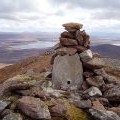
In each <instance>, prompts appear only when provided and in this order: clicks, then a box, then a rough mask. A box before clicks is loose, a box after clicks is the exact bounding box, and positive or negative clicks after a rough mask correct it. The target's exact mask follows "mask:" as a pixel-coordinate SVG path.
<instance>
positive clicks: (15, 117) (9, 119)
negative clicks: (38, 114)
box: [2, 112, 23, 120]
mask: <svg viewBox="0 0 120 120" xmlns="http://www.w3.org/2000/svg"><path fill="white" fill-rule="evenodd" d="M2 120H23V118H22V116H21V115H20V114H19V113H12V112H11V113H10V114H8V115H6V116H5V117H4V118H3V119H2Z"/></svg>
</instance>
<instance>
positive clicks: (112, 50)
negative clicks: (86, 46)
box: [91, 44, 120, 59]
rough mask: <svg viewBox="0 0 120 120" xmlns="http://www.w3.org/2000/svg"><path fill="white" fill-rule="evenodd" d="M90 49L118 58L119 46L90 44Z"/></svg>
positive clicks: (119, 54)
mask: <svg viewBox="0 0 120 120" xmlns="http://www.w3.org/2000/svg"><path fill="white" fill-rule="evenodd" d="M91 49H92V50H93V51H94V52H98V53H99V54H101V55H102V56H106V57H109V58H115V59H120V46H115V45H109V44H104V45H97V46H92V47H91Z"/></svg>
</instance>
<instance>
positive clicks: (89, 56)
mask: <svg viewBox="0 0 120 120" xmlns="http://www.w3.org/2000/svg"><path fill="white" fill-rule="evenodd" d="M80 58H81V60H82V61H83V62H87V61H89V60H91V59H92V58H93V54H92V51H91V50H90V49H88V50H85V51H84V52H82V53H80Z"/></svg>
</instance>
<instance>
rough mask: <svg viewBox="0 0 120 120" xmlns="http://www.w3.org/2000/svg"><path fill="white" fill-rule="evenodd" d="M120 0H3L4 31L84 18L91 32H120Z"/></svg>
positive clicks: (0, 21) (0, 8)
mask: <svg viewBox="0 0 120 120" xmlns="http://www.w3.org/2000/svg"><path fill="white" fill-rule="evenodd" d="M51 1H52V2H51ZM98 3H99V4H98ZM119 4H120V2H119V1H114V3H113V4H112V1H111V0H109V2H106V1H105V0H91V2H89V1H87V0H84V1H83V0H80V1H78V0H75V1H74V0H69V1H68V0H66V1H64V0H61V1H56V0H1V3H0V31H18V32H21V31H33V32H34V31H49V30H55V31H56V30H62V26H61V25H62V24H63V23H65V22H80V23H83V24H84V28H85V29H86V30H87V31H88V32H96V31H105V32H108V31H110V32H111V31H114V30H113V29H116V31H118V32H120V30H119V27H118V26H120V22H119V18H120V17H119V15H118V16H117V14H118V13H119V7H118V6H119ZM114 8H115V10H113V9H114ZM110 10H112V12H111V11H110ZM106 11H107V12H106ZM114 11H115V12H114ZM113 16H114V17H113Z"/></svg>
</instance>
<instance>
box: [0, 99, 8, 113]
mask: <svg viewBox="0 0 120 120" xmlns="http://www.w3.org/2000/svg"><path fill="white" fill-rule="evenodd" d="M8 105H10V102H9V101H6V100H0V113H1V112H2V111H3V110H4V109H5V108H6V107H7V106H8Z"/></svg>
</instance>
